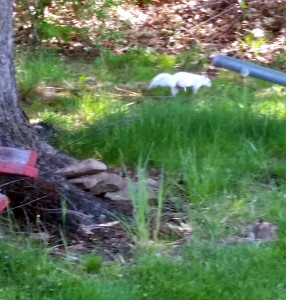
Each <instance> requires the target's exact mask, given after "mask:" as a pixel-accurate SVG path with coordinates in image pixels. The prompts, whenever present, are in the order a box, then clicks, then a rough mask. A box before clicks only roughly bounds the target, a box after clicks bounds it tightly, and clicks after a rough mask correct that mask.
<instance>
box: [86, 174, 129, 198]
mask: <svg viewBox="0 0 286 300" xmlns="http://www.w3.org/2000/svg"><path fill="white" fill-rule="evenodd" d="M125 187H126V180H125V179H123V178H122V177H121V176H119V175H117V174H113V173H109V174H107V175H106V178H105V179H104V180H103V181H101V182H100V183H98V184H97V185H96V186H94V187H92V188H91V189H90V193H91V194H92V195H99V194H102V193H106V192H117V191H119V190H121V189H124V188H125Z"/></svg>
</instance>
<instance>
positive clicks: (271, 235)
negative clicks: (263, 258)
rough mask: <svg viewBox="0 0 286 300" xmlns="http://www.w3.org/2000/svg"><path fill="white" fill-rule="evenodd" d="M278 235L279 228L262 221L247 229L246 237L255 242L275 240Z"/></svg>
mask: <svg viewBox="0 0 286 300" xmlns="http://www.w3.org/2000/svg"><path fill="white" fill-rule="evenodd" d="M276 235H277V226H276V225H274V224H272V223H269V222H266V221H262V220H261V221H258V222H255V223H253V224H251V225H250V226H248V227H247V230H246V234H245V237H246V238H250V239H255V240H275V239H276Z"/></svg>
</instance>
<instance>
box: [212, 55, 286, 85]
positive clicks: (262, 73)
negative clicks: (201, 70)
mask: <svg viewBox="0 0 286 300" xmlns="http://www.w3.org/2000/svg"><path fill="white" fill-rule="evenodd" d="M213 64H214V65H215V66H216V67H223V68H225V69H229V70H232V71H235V72H238V73H240V74H241V75H243V76H248V75H249V76H253V77H256V78H259V79H263V80H267V81H270V82H273V83H277V84H280V85H283V86H286V74H285V73H282V72H278V71H275V70H271V69H269V68H265V67H261V66H258V65H255V64H253V63H249V62H246V61H242V60H240V59H237V58H233V57H230V56H226V55H222V54H218V55H216V56H215V57H214V59H213Z"/></svg>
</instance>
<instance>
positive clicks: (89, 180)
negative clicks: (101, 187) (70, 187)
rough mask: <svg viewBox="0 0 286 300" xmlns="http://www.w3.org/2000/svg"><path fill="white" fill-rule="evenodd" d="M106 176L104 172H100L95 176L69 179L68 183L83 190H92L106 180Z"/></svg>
mask: <svg viewBox="0 0 286 300" xmlns="http://www.w3.org/2000/svg"><path fill="white" fill-rule="evenodd" d="M107 176H108V174H107V173H106V172H100V173H97V174H93V175H89V176H82V177H77V178H72V179H69V182H71V183H73V184H75V185H77V186H78V187H80V188H83V189H92V188H93V187H95V186H96V185H97V184H99V183H100V182H101V181H103V180H105V179H106V178H107Z"/></svg>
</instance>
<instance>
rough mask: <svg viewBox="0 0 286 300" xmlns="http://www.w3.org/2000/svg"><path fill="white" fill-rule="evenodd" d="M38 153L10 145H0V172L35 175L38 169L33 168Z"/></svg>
mask: <svg viewBox="0 0 286 300" xmlns="http://www.w3.org/2000/svg"><path fill="white" fill-rule="evenodd" d="M37 158H38V153H37V152H36V151H33V150H23V149H17V148H11V147H0V173H6V174H17V175H24V176H29V177H33V178H35V177H37V176H38V173H39V170H38V169H37V168H34V166H35V164H36V161H37Z"/></svg>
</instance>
